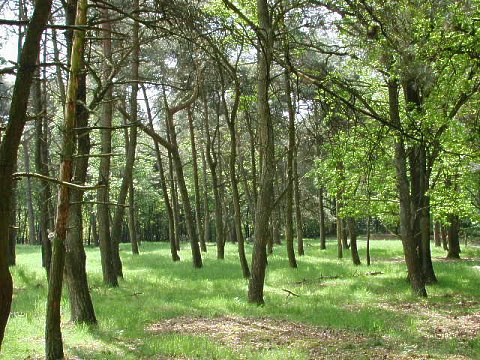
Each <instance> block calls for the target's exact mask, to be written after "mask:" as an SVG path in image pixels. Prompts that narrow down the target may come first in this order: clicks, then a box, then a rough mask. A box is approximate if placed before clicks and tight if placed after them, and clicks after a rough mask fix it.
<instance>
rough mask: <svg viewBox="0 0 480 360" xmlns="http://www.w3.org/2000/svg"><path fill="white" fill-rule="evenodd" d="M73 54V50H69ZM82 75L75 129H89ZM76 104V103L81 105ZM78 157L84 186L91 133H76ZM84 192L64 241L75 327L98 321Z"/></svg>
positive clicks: (69, 13)
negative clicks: (85, 239) (85, 228)
mask: <svg viewBox="0 0 480 360" xmlns="http://www.w3.org/2000/svg"><path fill="white" fill-rule="evenodd" d="M76 8H77V0H70V1H69V2H68V5H67V7H66V9H65V10H66V11H65V12H66V23H67V24H71V25H73V24H74V23H75V16H76ZM72 38H73V32H71V31H68V32H67V39H69V40H68V41H67V44H68V46H72ZM67 52H68V53H70V54H71V47H69V48H68V49H67ZM82 54H83V50H82ZM80 62H81V63H80V66H81V69H80V73H79V74H78V89H77V99H78V100H79V101H80V103H81V104H78V103H77V105H76V109H75V111H76V124H75V126H76V127H87V126H88V117H89V114H88V111H87V110H86V109H85V107H84V105H83V104H85V103H86V99H87V82H86V74H85V72H84V69H85V65H84V62H83V59H80ZM78 100H77V101H78ZM77 146H78V150H77V154H78V158H77V159H75V161H74V164H73V166H74V169H73V172H74V176H73V182H74V183H76V184H83V183H85V181H86V179H87V169H88V155H89V153H90V135H89V132H88V131H86V132H82V133H77ZM82 202H83V191H81V190H71V193H70V203H71V205H70V209H69V216H68V229H72V230H71V231H68V232H67V237H66V239H65V247H66V252H65V281H66V283H67V288H68V293H69V296H68V297H69V301H70V314H71V320H72V321H73V322H75V323H87V324H95V323H96V322H97V319H96V317H95V311H94V309H93V304H92V299H91V296H90V290H89V288H88V280H87V272H86V255H85V250H84V248H83V211H82V208H83V206H82Z"/></svg>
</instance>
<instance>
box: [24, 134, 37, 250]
mask: <svg viewBox="0 0 480 360" xmlns="http://www.w3.org/2000/svg"><path fill="white" fill-rule="evenodd" d="M23 160H24V163H25V172H27V173H29V172H30V152H29V149H28V143H27V141H24V142H23ZM26 181H27V193H26V197H27V221H28V243H29V244H30V245H36V244H37V241H36V236H35V214H34V213H33V196H32V179H31V178H29V177H28V178H27V179H26Z"/></svg>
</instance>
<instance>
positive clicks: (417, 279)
mask: <svg viewBox="0 0 480 360" xmlns="http://www.w3.org/2000/svg"><path fill="white" fill-rule="evenodd" d="M388 97H389V110H390V121H391V122H392V123H393V124H394V125H395V126H397V128H400V126H401V121H400V110H399V100H398V82H397V81H396V80H390V81H389V83H388ZM395 170H396V177H397V187H398V194H399V200H400V226H401V237H402V244H403V252H404V255H405V262H406V264H407V269H408V278H409V280H410V285H411V287H412V291H413V293H414V294H415V295H418V296H423V297H426V296H427V291H426V289H425V281H424V279H423V274H422V264H421V261H420V258H419V256H418V252H417V246H418V243H417V241H416V239H415V236H414V232H413V226H412V225H413V221H412V213H411V211H412V210H411V199H410V196H411V195H410V190H409V187H410V185H409V181H408V177H407V155H406V153H405V143H404V139H403V135H402V134H397V138H396V139H395Z"/></svg>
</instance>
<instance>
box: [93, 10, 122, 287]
mask: <svg viewBox="0 0 480 360" xmlns="http://www.w3.org/2000/svg"><path fill="white" fill-rule="evenodd" d="M101 15H102V18H103V20H104V21H105V22H104V23H103V24H102V28H103V29H104V31H103V32H102V37H103V41H102V43H103V44H102V46H103V55H104V57H105V59H106V61H105V62H104V68H103V72H104V74H103V78H104V80H105V81H108V77H109V75H110V72H111V71H112V65H111V64H112V34H111V31H112V25H111V22H110V21H109V19H110V14H109V10H108V9H106V8H104V9H102V10H101ZM112 117H113V89H112V86H109V87H108V89H106V91H105V96H104V104H103V114H102V116H101V119H100V125H101V126H102V127H103V128H102V129H101V132H100V137H101V140H100V142H101V153H102V154H110V153H111V152H112V130H111V129H110V128H111V126H112ZM98 177H99V180H98V181H99V183H101V184H103V185H105V187H102V188H100V189H99V190H98V191H97V202H98V205H97V220H98V235H99V242H100V257H101V262H102V274H103V283H104V284H105V285H107V286H113V287H116V286H118V280H117V275H118V276H121V275H122V270H121V262H120V257H119V256H118V254H117V252H116V246H114V245H112V243H114V244H115V241H116V238H115V237H113V236H111V235H113V232H115V230H116V229H117V228H120V224H119V223H113V224H112V234H110V214H109V208H108V203H109V202H110V196H109V190H110V157H109V156H103V157H101V158H100V167H99V175H98ZM124 203H125V199H123V201H122V202H119V204H124ZM117 209H122V212H123V207H122V206H119V207H117Z"/></svg>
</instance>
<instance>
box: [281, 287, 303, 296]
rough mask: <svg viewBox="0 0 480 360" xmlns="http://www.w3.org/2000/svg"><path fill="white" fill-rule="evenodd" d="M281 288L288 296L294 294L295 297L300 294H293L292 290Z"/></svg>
mask: <svg viewBox="0 0 480 360" xmlns="http://www.w3.org/2000/svg"><path fill="white" fill-rule="evenodd" d="M282 290H283V291H285V292H286V293H287V297H289V296H290V295H292V296H295V297H300V295H298V294H295V293H294V292H293V291H290V290H288V289H282Z"/></svg>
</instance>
